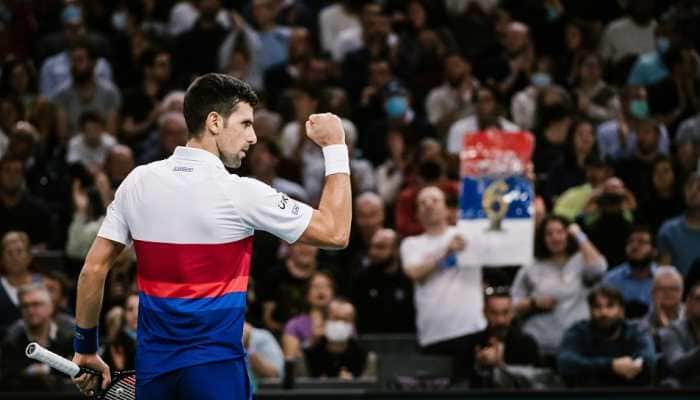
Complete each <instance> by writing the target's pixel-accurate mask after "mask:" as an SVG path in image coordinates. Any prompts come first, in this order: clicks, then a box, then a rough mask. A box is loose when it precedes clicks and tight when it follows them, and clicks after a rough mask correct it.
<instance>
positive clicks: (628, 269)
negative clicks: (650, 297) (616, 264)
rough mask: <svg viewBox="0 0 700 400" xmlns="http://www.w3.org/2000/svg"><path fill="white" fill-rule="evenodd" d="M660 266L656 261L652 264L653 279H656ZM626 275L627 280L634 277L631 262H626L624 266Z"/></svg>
mask: <svg viewBox="0 0 700 400" xmlns="http://www.w3.org/2000/svg"><path fill="white" fill-rule="evenodd" d="M657 267H658V265H657V264H656V261H652V262H651V271H650V272H651V278H653V277H654V275H655V274H656V268H657ZM622 271H623V272H624V274H625V278H630V277H631V276H632V266H631V265H630V263H629V261H625V265H624V266H623V270H622Z"/></svg>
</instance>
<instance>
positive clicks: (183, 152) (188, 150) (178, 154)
mask: <svg viewBox="0 0 700 400" xmlns="http://www.w3.org/2000/svg"><path fill="white" fill-rule="evenodd" d="M173 157H174V158H178V159H181V160H192V161H199V162H203V163H205V164H209V165H212V166H215V167H217V168H221V169H225V167H224V163H223V162H221V159H220V158H219V157H217V156H215V155H214V154H212V153H210V152H208V151H206V150H203V149H198V148H196V147H185V146H177V147H176V148H175V152H174V153H173Z"/></svg>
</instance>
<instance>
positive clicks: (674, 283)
mask: <svg viewBox="0 0 700 400" xmlns="http://www.w3.org/2000/svg"><path fill="white" fill-rule="evenodd" d="M651 299H652V304H651V307H650V309H649V313H648V314H647V315H646V316H645V317H644V319H642V321H641V325H642V328H643V329H646V331H647V332H649V333H650V334H651V335H652V337H653V338H654V342H655V344H657V348H658V344H659V343H658V339H659V337H658V333H659V330H661V329H663V328H667V327H669V326H670V325H671V324H672V323H674V322H675V321H677V320H678V319H680V318H681V317H682V316H683V303H682V300H683V277H682V276H681V274H680V273H678V270H677V269H676V268H675V267H671V266H668V265H666V266H661V267H658V268H657V269H656V272H655V273H654V282H653V283H652V287H651Z"/></svg>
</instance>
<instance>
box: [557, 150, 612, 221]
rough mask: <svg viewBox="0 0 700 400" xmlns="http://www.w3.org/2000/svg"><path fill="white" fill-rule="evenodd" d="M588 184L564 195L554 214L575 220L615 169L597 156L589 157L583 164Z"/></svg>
mask: <svg viewBox="0 0 700 400" xmlns="http://www.w3.org/2000/svg"><path fill="white" fill-rule="evenodd" d="M583 167H584V170H585V174H586V175H585V176H586V182H585V183H584V184H582V185H579V186H574V187H572V188H570V189H568V190H566V191H565V192H564V193H562V194H561V195H560V196H559V197H558V198H557V199H556V201H555V203H554V214H556V215H560V216H562V217H564V218H566V219H568V220H571V221H573V220H575V219H576V217H578V216H579V214H581V213H582V212H583V211H584V210H585V209H586V205H587V204H588V201H589V199H590V198H591V195H592V194H593V193H594V191H595V190H596V189H600V188H601V187H602V186H603V184H604V183H605V181H607V180H608V178H610V177H611V176H612V175H613V169H612V168H611V167H610V166H609V165H608V164H607V163H606V162H605V161H603V160H601V159H600V157H598V155H596V154H591V155H589V156H588V157H587V158H586V160H585V161H584V162H583Z"/></svg>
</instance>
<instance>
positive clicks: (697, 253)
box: [657, 172, 700, 276]
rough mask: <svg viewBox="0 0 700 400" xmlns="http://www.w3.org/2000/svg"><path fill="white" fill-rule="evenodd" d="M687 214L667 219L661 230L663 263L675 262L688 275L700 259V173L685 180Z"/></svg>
mask: <svg viewBox="0 0 700 400" xmlns="http://www.w3.org/2000/svg"><path fill="white" fill-rule="evenodd" d="M684 195H685V207H686V209H685V213H684V214H682V215H679V216H677V217H675V218H671V219H669V220H668V221H666V222H664V224H663V225H661V229H659V234H658V238H657V240H658V249H659V263H660V264H666V265H673V266H675V267H676V268H678V270H679V271H680V272H681V274H683V275H684V276H685V275H686V274H687V273H688V271H689V270H690V266H691V265H692V263H693V261H694V260H696V259H697V258H700V174H699V173H697V172H696V173H693V174H692V175H691V176H689V177H688V179H687V180H686V182H685V186H684Z"/></svg>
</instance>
